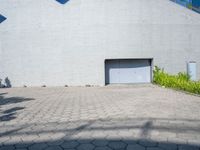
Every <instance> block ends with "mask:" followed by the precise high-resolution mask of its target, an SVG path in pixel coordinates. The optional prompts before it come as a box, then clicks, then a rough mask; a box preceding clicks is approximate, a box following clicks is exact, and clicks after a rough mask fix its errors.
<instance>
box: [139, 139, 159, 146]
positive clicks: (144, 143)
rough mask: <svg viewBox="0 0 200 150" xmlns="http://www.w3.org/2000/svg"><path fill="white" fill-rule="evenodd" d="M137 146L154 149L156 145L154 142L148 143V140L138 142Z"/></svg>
mask: <svg viewBox="0 0 200 150" xmlns="http://www.w3.org/2000/svg"><path fill="white" fill-rule="evenodd" d="M139 144H140V145H142V146H145V147H155V146H156V145H157V143H156V142H153V141H149V140H141V141H139Z"/></svg>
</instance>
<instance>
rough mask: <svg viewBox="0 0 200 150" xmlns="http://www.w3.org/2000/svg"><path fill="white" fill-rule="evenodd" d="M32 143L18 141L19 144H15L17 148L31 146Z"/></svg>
mask: <svg viewBox="0 0 200 150" xmlns="http://www.w3.org/2000/svg"><path fill="white" fill-rule="evenodd" d="M31 145H32V144H26V143H18V144H15V147H16V148H27V147H29V146H31Z"/></svg>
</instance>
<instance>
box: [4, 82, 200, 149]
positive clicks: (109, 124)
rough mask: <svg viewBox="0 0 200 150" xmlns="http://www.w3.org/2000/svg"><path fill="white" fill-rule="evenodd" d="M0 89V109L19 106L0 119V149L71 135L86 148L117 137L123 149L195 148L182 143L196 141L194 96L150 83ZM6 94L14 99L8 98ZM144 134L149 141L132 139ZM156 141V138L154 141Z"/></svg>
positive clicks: (199, 134) (199, 138)
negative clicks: (3, 119)
mask: <svg viewBox="0 0 200 150" xmlns="http://www.w3.org/2000/svg"><path fill="white" fill-rule="evenodd" d="M0 93H7V94H5V95H1V102H2V101H5V103H6V102H9V105H1V110H2V111H4V110H5V111H6V110H9V109H12V108H15V107H23V108H24V109H23V111H20V113H19V112H18V111H17V110H16V114H15V117H16V118H15V119H13V120H10V121H6V122H0V134H1V135H2V136H1V137H0V146H1V147H0V148H1V149H3V148H4V149H9V147H8V146H12V144H13V145H14V147H15V148H27V147H28V150H34V149H36V150H40V149H44V148H47V147H48V148H49V147H51V146H60V145H61V144H63V143H62V140H63V141H64V140H69V141H71V139H73V140H72V141H76V142H78V144H79V145H77V146H76V148H77V147H79V146H81V145H82V144H89V145H90V146H85V147H87V148H90V147H91V149H93V148H95V146H96V147H105V146H107V147H108V143H107V142H108V140H111V141H110V142H116V141H120V142H122V143H124V144H126V146H125V148H129V149H131V148H132V147H133V148H138V149H143V148H150V147H153V148H154V147H158V148H163V149H165V150H177V149H178V147H176V146H174V145H173V144H172V145H170V143H179V144H182V145H183V146H179V149H180V150H181V149H183V150H184V149H189V150H190V149H196V148H195V147H192V148H191V147H190V146H185V145H189V144H190V145H198V146H200V130H199V127H200V121H199V114H200V109H199V107H200V97H197V96H192V95H188V94H184V93H181V92H177V91H173V90H169V89H162V88H160V87H157V86H154V85H130V86H107V87H91V88H82V87H69V88H11V89H0ZM10 97H11V98H12V99H13V101H15V99H16V101H17V103H12V101H10V99H9V98H10ZM29 98H33V99H34V100H29ZM26 99H27V100H26ZM172 106H173V107H172ZM161 110H162V113H159V112H161ZM144 116H145V117H146V118H144ZM180 118H182V119H180ZM148 122H152V124H147V123H148ZM145 123H146V124H145ZM149 125H151V126H149ZM148 126H149V127H148ZM185 129H187V130H185ZM186 131H187V132H186ZM177 135H178V136H180V138H179V137H177ZM143 136H144V137H143ZM183 136H184V137H183ZM148 137H150V138H151V140H152V141H153V142H149V141H148V142H146V141H145V142H144V141H142V142H140V143H139V141H138V139H141V138H143V139H145V138H148ZM181 137H182V138H181ZM132 138H133V139H132ZM135 139H136V140H135ZM60 140H61V141H60ZM95 140H96V141H95ZM104 140H105V141H104ZM113 140H116V141H113ZM106 141H107V142H106ZM154 141H155V142H154ZM157 142H158V143H161V144H158V145H156V144H155V143H157ZM167 142H168V143H167ZM24 143H30V145H26V144H24ZM34 143H36V144H34ZM164 143H165V144H164ZM184 144H185V145H184ZM114 145H116V144H114ZM122 145H123V144H122ZM5 146H7V147H6V148H5ZM82 147H84V146H82ZM115 147H117V148H118V147H120V146H115ZM122 147H123V146H122ZM60 148H62V149H64V148H63V147H61V146H60ZM87 148H85V149H87ZM109 148H110V149H112V148H111V147H109ZM125 148H122V149H125ZM176 148H177V149H176ZM1 149H0V150H1ZM11 149H13V148H12V147H11ZM69 149H70V148H69ZM71 149H74V148H71Z"/></svg>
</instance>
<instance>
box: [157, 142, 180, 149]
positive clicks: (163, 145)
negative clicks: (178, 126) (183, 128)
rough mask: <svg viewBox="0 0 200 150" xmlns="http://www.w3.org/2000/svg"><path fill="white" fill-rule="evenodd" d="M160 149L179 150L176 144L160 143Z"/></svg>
mask: <svg viewBox="0 0 200 150" xmlns="http://www.w3.org/2000/svg"><path fill="white" fill-rule="evenodd" d="M158 147H161V148H163V149H165V150H177V145H176V144H170V143H159V144H158Z"/></svg>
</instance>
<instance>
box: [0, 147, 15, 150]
mask: <svg viewBox="0 0 200 150" xmlns="http://www.w3.org/2000/svg"><path fill="white" fill-rule="evenodd" d="M14 149H15V147H14V146H3V147H0V150H14Z"/></svg>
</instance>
